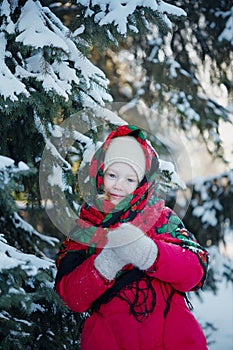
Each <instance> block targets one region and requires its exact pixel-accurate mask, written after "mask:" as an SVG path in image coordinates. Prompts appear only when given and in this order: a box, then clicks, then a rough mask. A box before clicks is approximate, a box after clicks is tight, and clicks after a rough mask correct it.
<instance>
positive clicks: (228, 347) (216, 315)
mask: <svg viewBox="0 0 233 350" xmlns="http://www.w3.org/2000/svg"><path fill="white" fill-rule="evenodd" d="M202 297H203V302H200V301H199V300H198V298H197V297H196V296H195V295H194V296H192V299H191V301H192V304H193V306H194V314H195V316H196V318H197V319H198V321H199V322H200V323H201V324H204V323H205V322H210V323H212V324H213V326H214V327H215V328H217V330H216V331H212V332H211V335H210V336H209V339H208V341H209V342H210V345H209V349H210V350H233V285H232V283H228V284H226V283H221V285H220V287H219V291H218V293H217V295H214V294H213V292H204V293H203V294H202ZM207 333H208V334H210V330H208V331H207Z"/></svg>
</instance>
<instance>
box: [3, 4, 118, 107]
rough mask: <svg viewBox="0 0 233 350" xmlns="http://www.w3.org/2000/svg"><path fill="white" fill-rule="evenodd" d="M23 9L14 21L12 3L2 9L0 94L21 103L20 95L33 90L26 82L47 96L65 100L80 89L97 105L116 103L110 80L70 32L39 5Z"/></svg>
mask: <svg viewBox="0 0 233 350" xmlns="http://www.w3.org/2000/svg"><path fill="white" fill-rule="evenodd" d="M19 9H20V10H21V12H19V15H18V19H17V20H16V21H15V15H16V14H15V12H14V10H15V9H12V8H11V6H10V2H9V1H7V0H4V1H3V3H2V4H1V7H0V19H1V20H2V24H1V25H0V82H1V83H0V95H2V96H3V98H4V99H5V100H6V99H7V98H9V99H10V100H11V101H17V100H18V96H19V95H20V94H22V95H24V96H26V97H27V98H28V97H30V95H31V92H32V90H33V89H31V87H30V85H31V84H30V83H29V84H26V83H25V82H26V81H30V80H31V79H34V80H36V81H37V82H40V83H41V84H42V86H43V89H44V90H45V92H50V91H51V92H54V93H56V94H57V95H59V96H62V97H63V98H65V99H66V100H68V98H69V97H70V95H71V94H72V91H73V89H74V88H76V89H77V88H78V89H80V90H85V91H86V93H87V95H89V96H91V98H92V99H93V101H95V102H96V103H97V104H101V105H103V104H104V101H111V97H110V95H109V94H108V93H107V92H106V90H107V88H108V83H109V81H108V79H107V78H106V76H105V74H104V73H103V72H102V71H101V70H100V69H99V68H97V67H95V66H94V65H93V64H92V63H91V62H90V61H89V60H88V59H87V58H86V57H85V56H84V55H83V54H82V53H81V51H80V50H79V49H78V48H77V46H76V44H75V41H76V40H75V39H74V38H73V36H72V33H70V31H69V29H68V28H67V27H66V26H65V25H63V24H62V22H61V21H60V20H59V19H58V18H57V17H56V16H55V15H54V14H53V13H52V12H51V11H50V10H49V9H48V8H47V7H42V6H41V4H40V2H39V1H33V0H27V1H26V3H25V5H24V6H23V7H22V8H20V6H19ZM32 14H33V15H32ZM13 17H14V20H13ZM9 34H10V35H11V36H12V35H14V36H15V44H16V45H18V50H17V51H18V52H15V48H14V47H12V46H11V45H10V44H8V40H9ZM7 47H8V50H7ZM25 52H26V55H25ZM6 58H8V61H10V62H11V65H7V61H6ZM12 67H14V69H12Z"/></svg>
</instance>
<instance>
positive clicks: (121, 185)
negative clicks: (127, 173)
mask: <svg viewBox="0 0 233 350" xmlns="http://www.w3.org/2000/svg"><path fill="white" fill-rule="evenodd" d="M115 187H116V188H122V187H123V181H122V179H116V181H115Z"/></svg>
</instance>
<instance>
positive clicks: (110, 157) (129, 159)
mask: <svg viewBox="0 0 233 350" xmlns="http://www.w3.org/2000/svg"><path fill="white" fill-rule="evenodd" d="M116 162H123V163H126V164H128V165H130V166H131V167H132V168H133V169H134V171H135V172H136V174H137V176H138V179H139V182H140V181H141V180H142V179H143V177H144V175H145V170H146V157H145V154H144V151H143V149H142V147H141V145H140V143H139V142H138V141H137V140H136V139H135V138H134V137H132V136H120V137H116V138H113V139H112V141H111V142H110V144H109V147H108V149H107V151H106V155H105V159H104V171H105V170H106V169H107V168H108V167H109V166H110V165H111V164H113V163H116Z"/></svg>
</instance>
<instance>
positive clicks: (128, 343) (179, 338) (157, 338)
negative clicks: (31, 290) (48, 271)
mask: <svg viewBox="0 0 233 350" xmlns="http://www.w3.org/2000/svg"><path fill="white" fill-rule="evenodd" d="M156 244H157V246H158V257H157V259H156V261H155V263H154V264H153V266H152V267H151V268H150V269H148V270H147V271H146V274H147V275H148V276H150V277H151V281H152V286H153V289H154V291H155V293H156V305H155V308H154V311H153V312H152V313H150V314H149V317H148V318H146V319H145V320H142V321H141V322H140V321H138V320H136V318H135V317H134V316H133V315H132V314H130V312H129V305H128V304H127V303H126V302H125V300H122V298H121V296H123V295H125V294H127V296H128V298H129V299H130V296H131V292H132V289H127V288H126V289H125V290H123V291H120V293H119V295H118V296H115V297H113V298H112V299H111V300H110V301H108V302H107V303H103V304H102V305H101V306H100V309H99V310H98V311H96V312H93V313H92V315H91V316H90V317H89V318H88V319H87V320H86V321H85V325H84V329H83V332H82V338H81V349H82V350H156V349H160V350H204V349H207V346H206V340H205V337H204V335H203V332H202V330H201V328H200V325H199V324H198V322H197V321H196V320H195V318H194V316H193V315H192V313H191V312H190V310H189V308H188V307H187V305H186V301H185V298H184V294H183V292H187V291H190V290H192V289H193V288H194V287H195V286H196V285H197V284H198V283H199V281H200V280H201V279H202V277H203V268H202V266H201V264H200V262H199V260H198V257H197V256H196V254H194V253H193V252H191V251H189V250H187V249H183V248H182V247H180V246H178V245H175V244H172V243H167V242H164V241H158V240H156ZM83 248H84V246H83V245H81V244H80V243H77V242H73V241H69V243H68V246H67V247H66V249H67V250H68V251H70V253H69V254H66V256H65V257H64V258H63V259H62V260H64V264H63V267H62V269H63V273H62V277H61V276H60V277H59V269H58V278H57V283H56V291H57V293H58V294H59V295H60V296H61V298H62V299H63V300H64V302H65V303H66V305H67V306H68V307H69V308H70V309H71V310H73V311H76V312H80V313H81V312H83V311H86V310H88V309H89V308H90V306H91V305H92V303H93V302H94V301H95V300H96V299H97V298H99V297H100V296H101V295H102V294H103V293H104V292H105V291H107V290H108V289H110V288H111V287H112V285H113V283H114V282H108V281H106V280H105V279H104V278H103V277H102V276H101V275H100V274H99V272H98V271H97V270H96V269H95V267H94V260H95V258H96V254H93V255H91V256H90V257H89V258H87V259H86V260H84V261H83V262H82V263H81V264H80V257H81V256H82V254H83ZM61 265H62V264H61ZM61 265H60V266H61ZM71 265H73V267H71V268H70V266H71ZM76 265H77V267H75V266H76ZM70 269H71V270H72V271H71V272H69V271H70ZM133 284H134V282H133V283H132V286H133ZM143 284H145V282H144V281H143V280H141V281H140V282H139V285H140V287H143ZM141 290H142V288H141ZM145 293H146V292H145ZM145 293H139V296H138V297H139V302H140V300H141V301H142V302H143V301H144V299H143V298H144V297H145V298H146V303H148V304H150V302H151V298H152V296H151V294H149V295H146V294H145ZM168 306H169V310H167V313H166V311H165V310H166V309H167V307H168Z"/></svg>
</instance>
